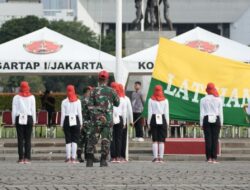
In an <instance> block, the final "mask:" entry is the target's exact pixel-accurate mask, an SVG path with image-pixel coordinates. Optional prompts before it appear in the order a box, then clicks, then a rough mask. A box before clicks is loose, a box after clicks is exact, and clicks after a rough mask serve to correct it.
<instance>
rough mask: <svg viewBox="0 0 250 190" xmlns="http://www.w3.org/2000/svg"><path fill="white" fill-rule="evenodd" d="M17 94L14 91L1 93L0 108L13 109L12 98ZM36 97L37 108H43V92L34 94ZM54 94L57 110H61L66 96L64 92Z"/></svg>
mask: <svg viewBox="0 0 250 190" xmlns="http://www.w3.org/2000/svg"><path fill="white" fill-rule="evenodd" d="M14 96H15V94H13V93H1V94H0V110H1V111H3V110H11V109H12V99H13V97H14ZM34 96H35V98H36V108H37V110H41V94H34ZM52 96H53V97H54V98H55V99H56V111H60V110H61V102H62V100H63V99H64V98H65V97H66V95H65V94H63V93H54V94H52Z"/></svg>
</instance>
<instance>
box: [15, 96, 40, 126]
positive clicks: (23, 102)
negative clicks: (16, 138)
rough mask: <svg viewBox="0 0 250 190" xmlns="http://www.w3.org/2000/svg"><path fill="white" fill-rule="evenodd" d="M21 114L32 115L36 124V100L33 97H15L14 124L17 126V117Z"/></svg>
mask: <svg viewBox="0 0 250 190" xmlns="http://www.w3.org/2000/svg"><path fill="white" fill-rule="evenodd" d="M20 114H26V115H30V116H32V118H33V122H34V123H36V100H35V97H34V96H33V95H31V96H28V97H23V96H20V95H15V96H14V98H13V100H12V124H15V120H16V117H17V116H19V115H20Z"/></svg>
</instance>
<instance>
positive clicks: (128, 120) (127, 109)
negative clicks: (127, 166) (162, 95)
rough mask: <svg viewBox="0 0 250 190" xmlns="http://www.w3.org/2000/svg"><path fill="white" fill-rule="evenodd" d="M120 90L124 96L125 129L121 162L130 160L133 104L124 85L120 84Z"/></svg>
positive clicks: (123, 131) (123, 130)
mask: <svg viewBox="0 0 250 190" xmlns="http://www.w3.org/2000/svg"><path fill="white" fill-rule="evenodd" d="M118 88H119V91H120V93H121V95H122V97H124V101H125V102H124V103H125V106H124V112H123V114H122V115H123V116H122V117H123V129H122V149H121V160H120V161H121V162H126V161H128V160H127V159H128V155H127V154H128V153H127V152H128V150H127V149H128V144H127V141H128V134H127V133H128V125H130V126H133V109H132V104H131V101H130V99H129V97H127V96H126V94H125V91H124V88H123V85H122V84H118Z"/></svg>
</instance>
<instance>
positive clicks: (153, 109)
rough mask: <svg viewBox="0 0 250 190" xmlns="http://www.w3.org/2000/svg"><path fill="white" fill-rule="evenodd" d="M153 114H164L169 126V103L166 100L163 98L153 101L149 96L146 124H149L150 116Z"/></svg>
mask: <svg viewBox="0 0 250 190" xmlns="http://www.w3.org/2000/svg"><path fill="white" fill-rule="evenodd" d="M153 114H155V115H156V114H161V115H163V114H164V115H165V118H166V121H167V125H168V126H169V104H168V100H167V99H165V100H163V101H155V100H152V99H151V98H150V99H149V101H148V124H150V121H151V118H152V115H153Z"/></svg>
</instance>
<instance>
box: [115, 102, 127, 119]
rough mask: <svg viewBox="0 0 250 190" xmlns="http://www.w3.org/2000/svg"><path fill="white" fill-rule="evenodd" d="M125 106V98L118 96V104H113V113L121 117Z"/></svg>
mask: <svg viewBox="0 0 250 190" xmlns="http://www.w3.org/2000/svg"><path fill="white" fill-rule="evenodd" d="M125 106H126V102H125V98H123V97H120V104H119V106H118V107H116V106H114V108H113V113H114V114H116V115H119V116H122V117H123V115H124V112H125ZM123 119H124V118H123Z"/></svg>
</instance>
